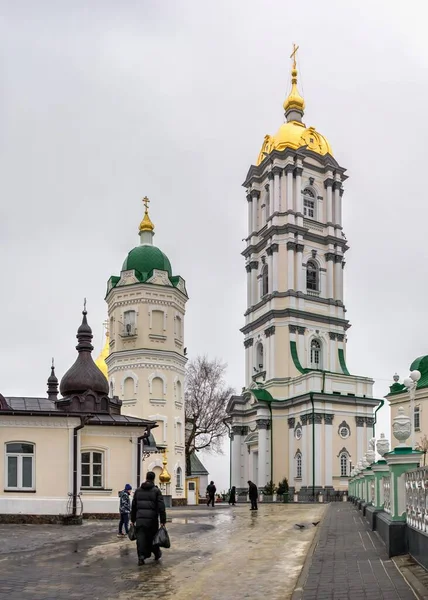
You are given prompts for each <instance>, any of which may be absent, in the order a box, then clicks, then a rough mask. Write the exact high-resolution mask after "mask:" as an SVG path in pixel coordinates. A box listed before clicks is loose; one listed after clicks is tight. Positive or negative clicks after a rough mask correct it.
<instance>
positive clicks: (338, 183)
mask: <svg viewBox="0 0 428 600" xmlns="http://www.w3.org/2000/svg"><path fill="white" fill-rule="evenodd" d="M341 187H342V182H341V181H335V182H334V183H333V191H334V190H340V189H341Z"/></svg>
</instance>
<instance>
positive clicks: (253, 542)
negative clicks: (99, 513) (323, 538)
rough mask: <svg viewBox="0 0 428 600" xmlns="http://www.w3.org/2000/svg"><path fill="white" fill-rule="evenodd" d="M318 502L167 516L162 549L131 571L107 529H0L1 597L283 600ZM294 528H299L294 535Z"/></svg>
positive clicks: (124, 544) (131, 549) (130, 554)
mask: <svg viewBox="0 0 428 600" xmlns="http://www.w3.org/2000/svg"><path fill="white" fill-rule="evenodd" d="M325 509H326V507H325V506H322V505H294V504H288V505H268V504H265V505H261V506H260V509H259V511H258V512H257V513H256V512H251V511H250V510H249V506H248V505H241V506H237V507H235V508H230V509H229V508H221V509H220V508H218V507H215V508H207V507H205V506H204V507H201V508H197V509H196V510H195V509H192V510H186V509H173V510H171V511H169V516H170V517H171V518H172V522H171V523H169V524H168V526H167V527H168V531H169V534H170V537H171V548H170V549H169V550H164V555H163V559H162V561H160V562H159V563H156V562H154V561H153V560H148V561H147V562H146V565H144V566H143V567H137V565H136V562H137V555H136V549H135V543H134V542H130V541H129V540H128V539H127V538H125V539H118V538H117V537H116V523H115V522H112V521H104V522H100V521H90V522H86V523H85V524H84V525H83V526H81V527H64V526H57V525H1V526H0V539H1V547H0V599H2V600H3V598H4V599H6V598H7V599H8V600H25V599H31V600H63V599H64V600H65V599H67V600H71V599H74V600H83V599H85V600H86V599H88V598H90V599H91V600H101V599H103V600H113V599H114V600H117V598H118V597H124V598H125V597H126V598H127V600H137V599H138V600H140V599H141V598H144V599H145V600H152V599H153V600H155V599H156V600H159V598H164V599H166V600H169V599H171V600H172V598H174V600H184V599H186V600H191V599H198V600H214V599H215V600H226V599H228V600H229V599H230V598H234V600H241V599H244V598H263V597H264V596H265V595H267V596H269V598H270V600H277V599H278V600H279V599H281V600H286V599H287V598H290V597H291V594H292V591H293V589H294V586H295V584H296V581H297V578H298V576H299V574H300V571H301V568H302V565H303V563H304V561H305V557H306V554H307V552H308V550H309V547H310V545H311V542H312V540H313V537H314V534H315V532H316V527H314V526H313V525H312V522H316V521H319V520H320V519H321V518H322V515H323V513H324V511H325ZM295 523H299V524H303V525H305V526H304V528H303V529H298V528H297V527H296V526H295Z"/></svg>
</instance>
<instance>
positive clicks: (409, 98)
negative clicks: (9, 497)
mask: <svg viewBox="0 0 428 600" xmlns="http://www.w3.org/2000/svg"><path fill="white" fill-rule="evenodd" d="M427 12H428V9H427V8H426V2H424V1H423V0H421V1H411V2H406V3H403V2H398V1H397V0H395V1H391V0H377V1H376V2H373V1H371V2H368V1H367V0H359V1H358V2H356V1H353V0H352V1H351V0H347V1H346V2H343V0H339V1H328V0H327V1H326V0H325V1H324V2H319V1H318V0H307V1H306V2H300V3H296V2H295V1H293V2H291V1H288V0H282V1H276V2H272V1H271V2H269V1H266V0H265V1H264V2H260V1H255V0H234V1H233V2H232V1H230V0H229V1H223V0H222V1H219V0H217V1H211V2H207V1H201V0H197V1H196V0H195V1H179V0H169V1H168V0H163V1H162V2H155V1H152V2H148V1H144V0H140V1H139V2H138V1H130V0H122V1H121V2H120V3H119V2H113V1H109V0H100V1H96V0H92V1H90V2H89V1H86V2H83V1H81V0H73V2H58V1H57V0H52V1H51V2H49V1H47V0H39V1H38V2H33V1H32V0H28V1H26V2H23V1H19V0H14V2H13V3H12V2H7V1H6V0H3V1H2V2H0V46H1V55H2V61H1V63H0V69H1V83H2V91H1V93H0V116H1V131H0V170H1V177H0V186H1V192H2V199H1V212H0V267H1V281H2V283H1V294H0V309H1V310H0V314H1V315H2V317H3V325H2V345H1V348H2V352H1V361H0V392H1V393H3V394H4V395H39V394H41V395H43V394H44V393H45V390H46V379H47V377H48V374H49V365H50V360H51V357H52V356H55V360H56V364H57V373H58V376H61V375H62V374H63V373H64V372H65V370H67V369H68V367H69V366H70V365H71V364H72V362H73V361H74V359H75V350H74V346H75V337H74V336H75V334H76V328H77V326H78V324H79V321H80V311H81V309H82V301H83V297H84V296H86V297H87V299H88V311H89V319H90V324H91V326H92V328H93V330H94V334H95V339H94V343H95V347H96V354H97V353H98V352H99V350H100V346H101V344H102V322H103V320H104V319H105V318H106V305H105V302H104V295H105V290H106V282H107V280H108V278H109V276H110V275H112V274H119V272H120V267H121V264H122V262H123V260H124V258H125V256H126V254H127V252H128V251H129V250H130V249H131V248H132V247H133V246H135V245H137V244H138V242H139V239H138V224H139V222H140V220H141V218H142V215H143V207H142V204H141V198H142V197H143V196H144V195H148V196H149V197H150V199H151V201H152V202H151V210H150V215H151V218H152V220H153V221H154V223H155V225H156V237H155V244H156V245H158V246H159V247H160V248H162V250H163V251H165V252H166V254H167V255H168V256H169V258H170V259H171V263H172V267H173V271H174V273H175V274H179V275H181V276H182V277H183V278H184V279H185V280H186V283H187V289H188V292H189V296H190V300H189V302H188V305H187V316H186V328H185V336H186V345H187V347H188V349H189V355H190V357H193V356H196V355H197V354H202V353H207V354H208V355H210V356H212V357H214V356H216V357H219V358H221V359H223V360H224V361H226V362H227V363H228V365H229V369H228V377H229V382H230V384H231V385H232V386H234V387H235V388H236V389H237V390H240V389H241V387H242V385H243V373H244V350H243V344H242V341H243V336H242V334H241V333H240V332H239V328H240V327H241V326H242V324H243V322H244V318H243V312H244V310H245V302H246V292H245V285H246V274H245V269H244V259H243V257H242V256H241V255H240V252H241V251H242V249H243V247H244V244H243V242H242V241H241V240H242V238H243V237H244V236H245V235H246V219H247V202H246V199H245V190H244V189H243V188H241V183H242V182H243V181H244V178H245V175H246V173H247V170H248V168H249V166H250V165H251V164H252V163H254V162H255V159H256V157H257V155H258V152H259V150H260V146H261V144H262V141H263V136H264V135H265V134H266V133H271V134H272V133H274V132H275V131H276V130H277V129H278V127H279V126H280V124H281V123H282V121H283V110H282V103H283V100H284V97H285V95H286V93H287V91H288V89H289V71H290V60H289V55H290V52H291V47H292V43H293V42H294V41H295V42H297V43H298V44H299V45H300V51H299V78H300V79H299V81H300V84H301V87H300V89H301V90H302V91H303V93H304V97H305V101H306V113H305V117H304V121H305V123H306V125H308V126H315V127H316V128H317V129H318V130H319V131H321V133H323V134H324V135H325V136H326V137H327V138H328V140H329V141H330V143H331V145H332V148H333V153H334V156H335V157H336V159H337V160H338V162H339V163H340V164H341V165H342V166H344V167H346V168H347V169H348V175H349V177H350V179H349V180H348V181H347V182H346V187H345V195H344V204H343V213H344V228H345V233H346V234H347V237H348V239H349V244H350V247H351V249H350V250H349V252H348V254H347V256H346V260H347V264H346V289H345V294H346V296H345V301H346V306H347V309H348V313H347V316H348V318H349V319H350V321H351V323H352V325H353V326H352V328H351V329H350V330H349V341H348V367H349V368H350V370H351V372H352V373H356V374H358V375H368V376H372V377H374V378H375V379H376V386H375V394H376V396H379V397H382V396H383V395H384V394H385V393H386V392H387V391H388V385H389V384H390V383H391V382H392V376H393V374H394V372H395V371H397V372H398V373H399V374H400V375H401V377H404V376H407V374H408V367H409V365H410V363H411V361H412V359H413V358H415V357H416V356H419V355H422V354H426V353H428V342H427V341H426V338H427V332H426V325H425V321H426V295H427V292H428V284H427V283H426V282H425V268H424V265H426V263H427V258H428V246H427V243H426V238H427V235H426V227H427V226H426V223H427V217H428V208H427V206H426V198H427V192H426V189H425V188H426V182H425V171H426V164H425V163H426V148H427V140H428V135H427V125H426V106H427V105H428V82H427V65H428V42H427V38H426V31H425V23H426V19H427V16H428V15H427ZM421 265H422V266H421ZM421 269H422V270H421ZM384 412H385V414H384V415H383V417H382V419H381V427H382V428H383V429H384V430H386V431H387V427H388V425H387V411H384ZM206 462H207V463H208V464H209V467H210V469H211V472H212V474H213V476H214V477H215V478H216V479H217V481H218V482H219V486H220V487H226V485H227V481H228V476H227V474H226V475H224V474H221V471H224V473H225V472H226V470H227V468H228V461H227V460H226V457H225V458H222V459H219V460H215V459H213V458H209V459H207V461H206Z"/></svg>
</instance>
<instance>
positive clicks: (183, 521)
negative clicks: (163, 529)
mask: <svg viewBox="0 0 428 600" xmlns="http://www.w3.org/2000/svg"><path fill="white" fill-rule="evenodd" d="M171 523H180V525H187V523H197V521H196V519H183V518H180V517H173V518H172V519H171Z"/></svg>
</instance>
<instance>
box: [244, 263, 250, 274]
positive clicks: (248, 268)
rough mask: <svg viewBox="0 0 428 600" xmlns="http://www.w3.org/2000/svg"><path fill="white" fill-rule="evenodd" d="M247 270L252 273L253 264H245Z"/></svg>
mask: <svg viewBox="0 0 428 600" xmlns="http://www.w3.org/2000/svg"><path fill="white" fill-rule="evenodd" d="M245 270H246V271H247V273H251V265H250V264H248V265H245Z"/></svg>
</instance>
